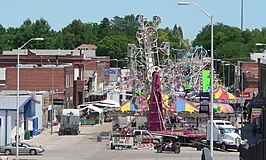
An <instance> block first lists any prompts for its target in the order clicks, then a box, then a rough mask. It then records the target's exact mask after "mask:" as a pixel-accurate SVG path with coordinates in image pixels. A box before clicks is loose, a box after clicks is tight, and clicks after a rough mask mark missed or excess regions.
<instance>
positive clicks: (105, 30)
mask: <svg viewBox="0 0 266 160" xmlns="http://www.w3.org/2000/svg"><path fill="white" fill-rule="evenodd" d="M110 32H111V22H110V21H109V19H108V18H106V17H105V18H103V20H102V21H101V23H100V25H99V30H98V40H99V41H100V40H101V39H103V38H104V37H105V36H108V35H109V34H110Z"/></svg>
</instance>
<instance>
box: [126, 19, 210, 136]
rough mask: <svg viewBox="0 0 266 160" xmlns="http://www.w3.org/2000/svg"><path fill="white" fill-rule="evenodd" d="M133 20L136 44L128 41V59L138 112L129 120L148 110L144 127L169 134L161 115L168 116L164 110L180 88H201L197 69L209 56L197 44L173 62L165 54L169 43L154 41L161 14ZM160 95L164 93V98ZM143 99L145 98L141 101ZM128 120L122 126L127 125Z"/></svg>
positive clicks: (191, 133)
mask: <svg viewBox="0 0 266 160" xmlns="http://www.w3.org/2000/svg"><path fill="white" fill-rule="evenodd" d="M135 20H136V22H137V25H138V31H137V33H136V38H137V40H138V44H137V45H135V44H129V45H128V59H129V60H130V64H129V69H130V75H129V77H130V79H131V85H132V92H133V99H132V103H133V105H134V107H135V109H137V110H138V112H137V113H136V114H135V118H133V119H132V120H131V122H134V121H136V119H137V118H138V116H139V115H142V114H143V113H148V114H147V115H148V116H147V129H148V130H149V131H150V132H153V133H155V132H157V133H159V134H170V131H168V130H167V128H166V125H165V123H166V120H165V119H169V115H168V113H169V112H171V111H172V110H173V109H172V107H173V106H174V104H175V103H176V102H175V101H176V96H177V95H176V92H183V93H184V96H186V95H188V94H190V91H194V92H193V94H196V93H198V91H199V90H200V89H201V80H200V78H201V70H202V69H205V68H208V65H209V64H210V60H208V54H207V51H206V50H205V49H204V48H203V47H202V46H200V47H199V46H197V47H195V48H192V49H191V50H190V51H189V52H188V53H187V54H186V55H185V56H184V57H183V59H182V60H181V62H179V63H176V62H173V61H172V60H171V59H170V58H169V55H170V43H169V42H162V43H161V45H160V46H158V44H157V40H158V31H157V29H158V26H159V24H160V23H161V18H160V17H159V16H154V17H153V20H152V21H148V20H146V19H145V18H144V17H143V15H138V16H136V18H135ZM184 88H186V89H184ZM164 95H167V96H168V99H167V100H165V97H164ZM144 101H146V102H147V103H146V104H145V105H143V102H144ZM167 116H168V117H167ZM131 122H130V123H128V125H127V126H124V128H127V127H129V126H130V124H131ZM171 132H172V131H171ZM177 132H178V134H179V135H184V136H185V137H193V138H197V137H198V136H202V134H196V131H193V130H191V131H188V130H186V129H179V130H176V133H177ZM180 133H181V134H180Z"/></svg>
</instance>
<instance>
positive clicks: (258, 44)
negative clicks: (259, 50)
mask: <svg viewBox="0 0 266 160" xmlns="http://www.w3.org/2000/svg"><path fill="white" fill-rule="evenodd" d="M255 45H256V46H266V44H264V43H256V44H255Z"/></svg>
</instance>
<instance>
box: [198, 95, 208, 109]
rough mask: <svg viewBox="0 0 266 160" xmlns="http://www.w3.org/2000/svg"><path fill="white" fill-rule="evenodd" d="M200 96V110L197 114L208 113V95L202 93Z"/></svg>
mask: <svg viewBox="0 0 266 160" xmlns="http://www.w3.org/2000/svg"><path fill="white" fill-rule="evenodd" d="M199 96H200V109H199V113H209V102H210V93H209V92H202V93H200V94H199Z"/></svg>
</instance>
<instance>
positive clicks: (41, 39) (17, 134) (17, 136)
mask: <svg viewBox="0 0 266 160" xmlns="http://www.w3.org/2000/svg"><path fill="white" fill-rule="evenodd" d="M43 40H44V39H43V38H31V39H30V40H28V41H27V42H26V43H24V44H23V45H22V46H21V47H19V48H18V50H17V56H18V58H17V108H16V110H17V114H16V116H17V121H16V122H17V123H16V125H17V126H16V159H17V160H18V159H19V151H18V142H19V51H20V50H21V49H22V48H23V47H25V46H26V45H27V44H28V43H29V42H30V41H43Z"/></svg>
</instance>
